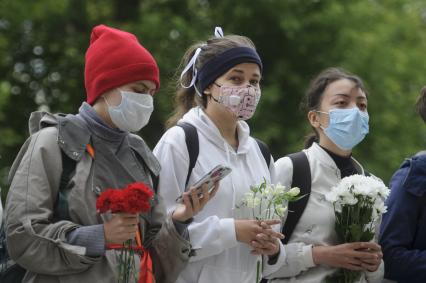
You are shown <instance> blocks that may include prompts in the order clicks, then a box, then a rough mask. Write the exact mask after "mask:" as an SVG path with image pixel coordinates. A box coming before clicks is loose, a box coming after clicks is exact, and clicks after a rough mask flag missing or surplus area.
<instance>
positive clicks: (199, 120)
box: [154, 107, 274, 283]
mask: <svg viewBox="0 0 426 283" xmlns="http://www.w3.org/2000/svg"><path fill="white" fill-rule="evenodd" d="M181 121H184V122H188V123H190V124H192V125H194V126H195V127H196V128H197V132H198V139H199V144H200V151H199V156H198V159H197V162H196V164H195V167H194V169H193V171H192V174H191V177H190V179H189V185H191V184H194V183H195V182H196V181H198V180H199V179H200V178H201V177H202V176H203V175H204V174H206V173H207V172H208V171H210V170H211V169H212V168H213V167H215V166H216V165H219V164H221V165H225V166H228V167H230V168H231V169H232V172H231V174H229V175H228V176H226V177H225V178H224V179H222V180H221V182H220V188H219V190H218V192H217V194H216V196H215V197H214V198H213V199H212V200H211V201H209V202H208V203H207V204H206V206H205V207H204V209H203V210H202V211H201V212H200V213H198V214H197V215H196V216H195V217H194V221H193V222H192V223H191V224H190V225H189V226H188V231H189V238H190V241H191V245H192V247H193V249H195V250H196V255H195V256H193V257H191V258H190V263H189V264H188V266H187V267H186V268H185V270H184V271H183V272H182V273H181V275H180V277H179V279H178V280H177V282H178V283H183V282H187V283H194V282H202V283H208V282H214V283H218V282H219V283H227V282H239V283H240V282H241V283H244V282H247V283H253V282H255V278H256V262H257V260H258V257H257V256H253V255H251V254H250V250H251V249H250V247H249V246H248V245H246V244H243V243H240V242H237V239H236V234H235V225H234V219H233V208H234V207H235V204H238V202H239V201H240V200H241V199H242V197H243V196H244V194H245V193H246V192H249V189H250V186H251V185H258V184H260V183H261V182H262V181H263V178H265V179H266V180H267V181H268V182H271V175H273V173H274V162H273V160H272V158H271V164H270V165H269V168H268V167H267V166H266V163H265V159H264V158H263V155H262V153H261V151H260V149H259V146H258V145H257V143H256V141H255V140H254V139H253V138H252V137H250V136H249V135H250V129H249V126H248V125H247V123H246V122H244V121H239V122H238V126H237V131H238V140H239V146H238V149H237V150H235V149H233V148H232V147H231V146H230V145H229V144H228V143H227V142H226V141H225V140H224V139H223V137H222V135H221V134H220V132H219V130H218V128H217V127H216V126H215V124H214V123H213V122H212V121H211V120H210V119H209V117H208V116H207V115H206V114H205V113H204V111H203V110H202V109H201V108H198V107H196V108H193V109H191V110H190V111H189V112H188V113H187V114H185V116H184V117H183V118H182V119H181ZM154 154H155V155H156V156H157V158H158V159H159V161H160V163H161V167H162V169H161V172H160V182H159V188H158V191H159V194H160V195H161V197H162V198H163V199H164V203H165V205H166V207H167V210H168V211H171V210H173V209H174V208H175V205H176V202H175V200H176V198H177V197H178V196H180V195H181V194H182V192H183V191H184V187H185V181H186V177H187V174H188V167H189V154H188V150H187V147H186V143H185V133H184V131H183V129H182V128H180V127H173V128H171V129H169V130H168V131H167V132H166V133H165V134H164V135H163V137H162V138H161V140H160V141H159V142H158V144H157V146H156V147H155V149H154Z"/></svg>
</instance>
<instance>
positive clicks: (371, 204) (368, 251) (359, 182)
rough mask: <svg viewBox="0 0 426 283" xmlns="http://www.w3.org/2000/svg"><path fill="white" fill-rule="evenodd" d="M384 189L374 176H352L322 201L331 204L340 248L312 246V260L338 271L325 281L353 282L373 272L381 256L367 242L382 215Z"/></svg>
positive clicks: (378, 247) (376, 246) (387, 192)
mask: <svg viewBox="0 0 426 283" xmlns="http://www.w3.org/2000/svg"><path fill="white" fill-rule="evenodd" d="M388 195H389V190H388V188H387V187H386V186H385V185H384V184H383V182H382V181H381V180H379V179H377V178H375V177H370V176H363V175H352V176H349V177H345V178H343V179H342V180H341V182H340V183H339V184H338V185H337V186H335V187H333V188H331V190H330V192H329V193H327V194H326V196H325V198H326V200H328V201H329V202H331V203H332V204H333V207H334V213H335V216H336V220H335V230H336V234H337V235H338V237H339V238H340V240H341V241H342V242H343V243H347V244H343V245H338V246H334V247H315V248H314V249H313V257H314V261H315V262H316V263H317V264H320V263H324V264H328V265H330V266H334V267H340V268H343V269H340V270H339V271H337V272H336V273H335V274H333V275H332V276H329V277H328V278H327V280H328V281H327V282H345V283H346V282H356V281H357V280H359V278H360V276H361V273H360V272H357V271H361V270H364V271H375V270H377V268H378V267H379V265H380V263H381V259H382V257H383V255H382V252H381V247H380V246H379V245H377V244H375V243H371V242H370V241H371V240H372V239H373V238H374V234H375V230H376V225H377V222H378V220H379V219H380V217H381V215H382V214H383V213H385V212H386V206H385V205H384V200H385V199H386V197H387V196H388Z"/></svg>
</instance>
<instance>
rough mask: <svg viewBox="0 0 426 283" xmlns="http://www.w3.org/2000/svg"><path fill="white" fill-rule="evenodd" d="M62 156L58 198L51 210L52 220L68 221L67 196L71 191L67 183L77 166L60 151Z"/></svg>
mask: <svg viewBox="0 0 426 283" xmlns="http://www.w3.org/2000/svg"><path fill="white" fill-rule="evenodd" d="M61 155H62V174H61V180H60V183H59V193H58V198H57V200H56V202H55V207H54V210H53V216H54V220H55V221H58V220H70V219H71V218H70V215H69V210H68V195H69V193H70V191H71V188H70V187H68V183H69V182H70V180H71V178H72V177H73V176H74V175H75V168H76V166H77V161H75V160H73V159H71V158H70V157H69V156H68V155H67V154H66V153H65V152H64V151H62V150H61Z"/></svg>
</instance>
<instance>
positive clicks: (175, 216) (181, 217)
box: [172, 210, 191, 223]
mask: <svg viewBox="0 0 426 283" xmlns="http://www.w3.org/2000/svg"><path fill="white" fill-rule="evenodd" d="M189 219H191V217H185V215H179V213H176V210H174V211H173V212H172V220H173V221H178V222H182V223H185V222H186V221H188V220H189Z"/></svg>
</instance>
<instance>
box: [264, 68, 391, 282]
mask: <svg viewBox="0 0 426 283" xmlns="http://www.w3.org/2000/svg"><path fill="white" fill-rule="evenodd" d="M367 103H368V98H367V91H366V90H365V87H364V85H363V82H362V80H361V79H360V78H359V77H357V76H355V75H352V74H349V73H348V72H346V71H344V70H342V69H337V68H330V69H326V70H324V71H323V72H321V73H320V74H319V75H318V76H317V77H315V78H314V79H313V80H312V82H311V84H310V87H309V88H308V90H307V93H306V109H307V118H308V121H309V123H310V125H311V126H312V128H313V130H314V133H313V134H311V135H310V136H308V138H307V140H306V144H305V149H304V150H303V151H302V152H301V153H303V154H301V155H302V156H303V157H304V158H306V161H307V163H306V167H308V168H306V170H305V171H302V170H300V172H301V174H302V176H306V177H303V178H308V179H309V174H310V179H311V183H310V193H309V195H308V196H307V198H308V199H307V201H306V207H305V208H304V210H302V212H301V214H300V215H301V216H300V218H299V219H298V220H297V221H295V226H293V227H294V230H293V232H292V233H291V234H288V235H286V237H287V241H285V244H283V243H282V244H281V246H280V252H279V254H278V255H277V259H276V260H277V263H278V264H279V265H280V267H279V268H278V269H277V268H276V267H275V269H271V268H269V267H268V266H267V267H266V269H265V270H264V276H265V277H266V278H268V279H269V280H270V281H269V282H280V283H289V282H304V283H318V282H324V280H325V279H326V278H327V276H329V275H331V274H333V273H334V272H335V271H336V269H337V268H344V269H349V270H356V271H362V277H361V279H360V281H357V282H370V283H379V282H381V281H382V279H383V272H384V268H383V262H382V251H381V247H380V246H379V245H378V244H376V243H374V242H357V243H342V242H340V241H339V240H338V237H337V235H336V232H335V227H334V223H335V216H334V209H333V205H332V204H331V203H330V202H327V201H325V199H324V194H325V193H327V192H328V191H329V190H330V189H331V188H332V187H333V186H335V185H337V184H338V183H339V182H340V180H341V179H342V178H344V177H347V176H350V175H354V174H362V175H364V174H366V172H365V171H364V169H363V167H362V165H361V164H360V163H359V162H358V161H357V160H355V159H354V158H353V157H352V149H353V148H354V147H355V146H356V145H357V144H359V143H360V142H361V141H362V140H363V139H364V138H365V136H366V135H367V134H368V131H369V127H368V121H369V116H368V111H367ZM299 155H300V154H299ZM275 166H276V177H277V178H276V180H277V182H281V183H282V184H283V185H285V186H287V187H290V186H291V184H292V182H293V172H294V171H296V170H293V169H294V168H295V166H293V161H292V159H290V158H289V157H283V158H280V159H279V160H277V162H276V163H275ZM298 168H299V167H298ZM307 170H309V171H310V172H309V171H307ZM298 172H299V171H298ZM305 172H307V173H305ZM308 184H309V183H308ZM290 209H291V208H289V210H290ZM288 217H289V216H288ZM286 224H287V223H286ZM284 227H288V226H284ZM286 232H288V230H287V231H286V230H285V229H284V231H283V233H284V234H286Z"/></svg>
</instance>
